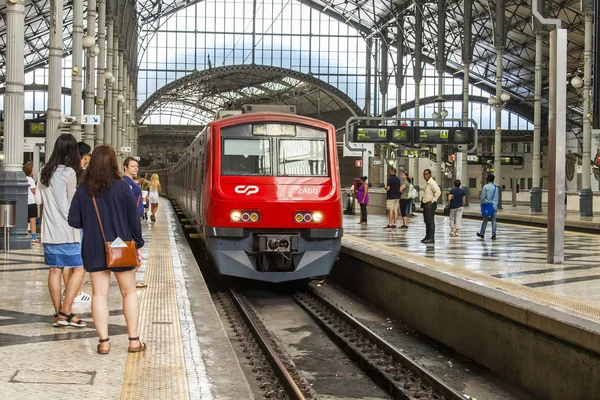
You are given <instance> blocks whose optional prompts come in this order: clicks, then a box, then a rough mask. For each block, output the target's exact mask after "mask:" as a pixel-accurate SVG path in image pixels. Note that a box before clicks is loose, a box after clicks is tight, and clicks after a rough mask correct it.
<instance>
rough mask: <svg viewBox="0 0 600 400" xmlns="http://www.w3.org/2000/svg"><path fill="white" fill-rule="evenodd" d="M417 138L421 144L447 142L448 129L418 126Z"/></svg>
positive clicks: (448, 138) (448, 137)
mask: <svg viewBox="0 0 600 400" xmlns="http://www.w3.org/2000/svg"><path fill="white" fill-rule="evenodd" d="M417 139H418V142H419V143H423V144H448V143H449V140H450V131H449V130H448V129H439V128H419V134H418V135H417Z"/></svg>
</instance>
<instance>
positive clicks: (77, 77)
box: [71, 0, 83, 142]
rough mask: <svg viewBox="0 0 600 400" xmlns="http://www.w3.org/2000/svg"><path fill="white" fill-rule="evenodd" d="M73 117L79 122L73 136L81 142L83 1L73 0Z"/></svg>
mask: <svg viewBox="0 0 600 400" xmlns="http://www.w3.org/2000/svg"><path fill="white" fill-rule="evenodd" d="M71 60H72V66H71V115H72V116H74V117H76V118H77V122H76V123H74V124H72V125H71V134H72V135H73V136H75V139H76V140H77V141H78V142H79V141H80V140H81V102H82V99H81V95H82V87H83V82H82V78H81V74H82V73H83V68H82V67H83V0H73V54H72V55H71Z"/></svg>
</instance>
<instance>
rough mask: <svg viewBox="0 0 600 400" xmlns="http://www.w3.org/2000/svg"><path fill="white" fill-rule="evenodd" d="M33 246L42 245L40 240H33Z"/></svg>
mask: <svg viewBox="0 0 600 400" xmlns="http://www.w3.org/2000/svg"><path fill="white" fill-rule="evenodd" d="M31 244H42V243H41V242H40V241H39V240H38V239H35V240H32V241H31Z"/></svg>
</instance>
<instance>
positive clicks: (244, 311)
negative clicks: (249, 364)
mask: <svg viewBox="0 0 600 400" xmlns="http://www.w3.org/2000/svg"><path fill="white" fill-rule="evenodd" d="M229 295H230V296H231V298H232V300H233V302H234V304H235V305H236V307H237V309H238V310H239V312H240V314H241V315H242V317H243V318H244V321H246V324H247V325H248V327H249V328H250V331H251V332H252V335H253V336H254V338H255V339H256V341H257V343H258V345H259V346H260V347H261V349H262V350H263V352H264V353H265V356H266V357H267V359H268V360H269V362H270V363H271V366H272V367H273V370H274V371H275V374H277V377H278V378H279V380H280V382H281V384H282V386H283V388H284V389H285V391H286V393H287V395H288V396H289V397H290V399H291V400H305V397H304V395H303V394H302V392H301V391H300V389H299V388H298V385H297V384H296V382H295V381H294V379H293V378H292V376H291V375H290V373H289V372H288V370H287V368H286V367H285V365H284V364H283V362H282V361H281V360H280V359H279V356H278V355H277V353H276V352H275V350H273V348H272V347H271V345H270V344H269V342H268V341H267V339H266V338H265V337H264V335H263V334H262V333H261V332H260V329H259V328H258V326H257V324H256V323H255V321H254V318H253V317H252V315H251V314H250V312H249V310H248V308H247V307H246V306H245V305H244V302H243V300H242V297H241V296H240V295H239V294H238V293H237V292H236V291H235V290H234V289H232V288H229Z"/></svg>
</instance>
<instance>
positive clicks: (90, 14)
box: [83, 0, 101, 149]
mask: <svg viewBox="0 0 600 400" xmlns="http://www.w3.org/2000/svg"><path fill="white" fill-rule="evenodd" d="M87 36H91V37H92V38H94V45H93V46H92V47H90V48H87V49H86V52H85V53H86V58H85V59H86V68H85V101H84V104H83V109H84V113H85V114H87V115H95V114H96V107H95V104H94V97H95V94H96V49H95V48H96V44H95V42H96V40H95V39H96V0H88V8H87ZM100 82H101V81H98V83H100ZM83 130H84V136H83V141H84V142H85V143H86V144H87V145H89V146H90V147H91V148H92V149H93V148H94V140H95V130H96V126H95V125H84V127H83Z"/></svg>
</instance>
